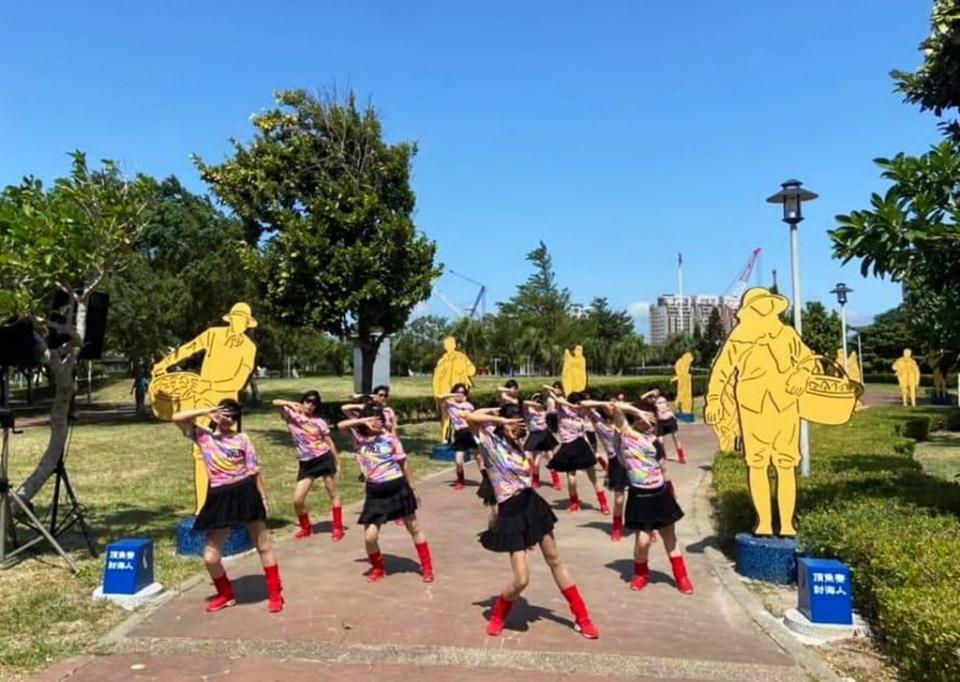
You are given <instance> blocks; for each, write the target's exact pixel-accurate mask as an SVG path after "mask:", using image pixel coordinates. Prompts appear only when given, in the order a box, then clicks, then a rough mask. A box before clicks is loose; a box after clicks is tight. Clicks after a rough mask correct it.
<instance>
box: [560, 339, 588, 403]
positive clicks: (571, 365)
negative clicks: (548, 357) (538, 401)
mask: <svg viewBox="0 0 960 682" xmlns="http://www.w3.org/2000/svg"><path fill="white" fill-rule="evenodd" d="M560 382H561V383H562V384H563V393H564V395H570V394H571V393H573V392H574V391H583V390H585V389H586V388H587V358H586V357H584V355H583V346H580V345H577V346H574V348H573V352H572V353H571V352H570V351H569V350H567V349H566V348H564V349H563V369H562V371H561V373H560Z"/></svg>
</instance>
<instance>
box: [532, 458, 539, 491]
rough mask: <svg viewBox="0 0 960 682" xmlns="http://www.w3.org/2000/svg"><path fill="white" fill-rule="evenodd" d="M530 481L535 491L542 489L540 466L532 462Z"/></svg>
mask: <svg viewBox="0 0 960 682" xmlns="http://www.w3.org/2000/svg"><path fill="white" fill-rule="evenodd" d="M530 479H531V484H532V485H533V488H534V490H536V489H537V488H539V487H540V466H539V465H537V464H534V463H533V462H530Z"/></svg>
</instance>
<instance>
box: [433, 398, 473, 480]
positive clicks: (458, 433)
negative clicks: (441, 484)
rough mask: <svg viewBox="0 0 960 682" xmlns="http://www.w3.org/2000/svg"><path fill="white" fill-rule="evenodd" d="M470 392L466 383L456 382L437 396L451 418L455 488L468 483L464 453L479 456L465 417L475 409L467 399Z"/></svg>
mask: <svg viewBox="0 0 960 682" xmlns="http://www.w3.org/2000/svg"><path fill="white" fill-rule="evenodd" d="M469 394H470V389H469V388H467V385H466V384H454V385H453V388H452V389H450V393H447V394H446V395H440V396H437V400H441V401H443V404H444V406H445V407H446V410H447V416H448V418H449V420H450V431H451V434H450V446H451V447H452V448H453V449H454V453H455V454H454V457H455V460H456V465H457V482H456V483H454V485H453V489H454V490H463V486H464V485H465V484H466V479H465V477H464V471H463V462H464V453H470V456H471V457H473V458H476V457H477V454H476V450H477V441H476V439H475V438H474V437H473V433H472V432H471V431H470V427H469V425H468V424H467V420H466V418H465V417H466V414H467V413H468V412H471V411H472V410H473V409H474V407H473V405H472V404H471V403H470V402H469V401H468V400H467V396H468V395H469Z"/></svg>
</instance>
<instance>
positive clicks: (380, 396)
mask: <svg viewBox="0 0 960 682" xmlns="http://www.w3.org/2000/svg"><path fill="white" fill-rule="evenodd" d="M377 397H378V398H386V397H387V394H386V393H377Z"/></svg>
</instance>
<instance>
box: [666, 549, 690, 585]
mask: <svg viewBox="0 0 960 682" xmlns="http://www.w3.org/2000/svg"><path fill="white" fill-rule="evenodd" d="M670 565H671V566H672V567H673V579H674V580H675V581H676V582H677V589H678V590H680V591H681V592H683V593H684V594H693V583H692V582H690V577H689V576H688V575H687V565H686V564H685V563H684V561H683V557H682V556H672V557H670Z"/></svg>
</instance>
